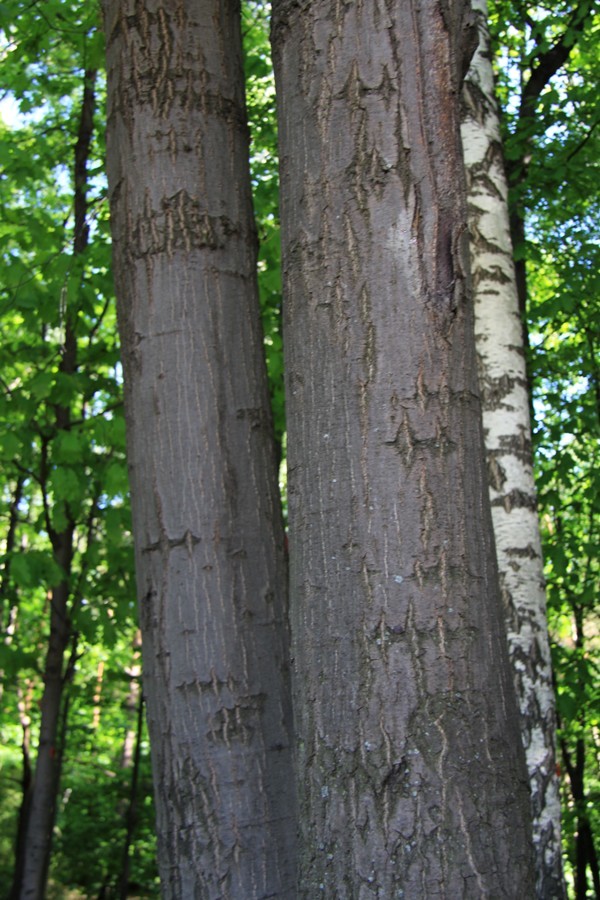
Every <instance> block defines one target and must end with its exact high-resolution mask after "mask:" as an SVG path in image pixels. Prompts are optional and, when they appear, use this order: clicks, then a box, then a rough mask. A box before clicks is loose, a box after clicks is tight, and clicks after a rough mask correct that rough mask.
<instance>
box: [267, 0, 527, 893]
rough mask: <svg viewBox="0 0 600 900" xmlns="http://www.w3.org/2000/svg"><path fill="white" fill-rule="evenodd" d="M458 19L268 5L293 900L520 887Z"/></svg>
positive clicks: (518, 809)
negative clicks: (295, 796) (295, 856)
mask: <svg viewBox="0 0 600 900" xmlns="http://www.w3.org/2000/svg"><path fill="white" fill-rule="evenodd" d="M466 9H467V6H466V4H463V3H458V2H450V3H449V4H445V5H444V6H443V7H442V6H441V5H440V4H438V3H436V2H434V0H423V2H420V3H416V2H411V0H408V2H407V0H387V2H383V0H362V2H356V3H330V2H325V0H315V2H312V3H298V2H292V0H276V2H274V3H273V15H274V19H273V46H274V56H275V68H276V78H277V84H278V92H279V110H280V142H281V143H280V150H281V175H282V208H281V214H282V229H283V252H284V273H285V296H286V305H285V313H284V317H285V318H284V326H285V335H284V337H285V347H286V368H287V403H288V448H289V449H288V454H289V455H288V473H289V474H288V478H289V504H290V559H291V620H292V635H293V658H294V696H295V704H296V705H295V714H296V728H297V733H298V751H297V752H298V768H299V779H298V781H299V823H300V881H299V884H300V891H299V892H300V895H301V896H302V897H306V898H315V897H319V896H324V897H336V898H367V897H380V898H390V897H404V898H407V900H416V898H427V900H430V898H433V897H447V898H455V897H456V898H458V897H461V898H466V897H468V898H482V897H494V898H510V900H515V898H517V897H519V898H529V897H531V896H532V895H533V866H532V853H531V826H530V821H529V797H528V789H527V775H526V770H525V764H524V758H523V749H522V746H521V741H520V737H519V729H518V710H517V706H516V701H515V695H514V687H513V684H512V680H511V673H510V667H509V662H508V655H507V648H506V637H505V633H504V626H503V620H502V609H501V603H500V597H499V590H498V580H497V579H498V575H497V570H496V565H495V555H494V550H493V539H492V526H491V519H490V512H489V501H488V498H487V484H486V477H485V461H484V449H483V437H482V428H481V411H480V402H479V395H478V388H477V371H476V358H475V347H474V338H473V310H472V304H471V299H470V292H469V276H468V271H469V260H468V246H467V231H466V211H465V200H464V191H465V187H464V172H463V160H462V155H461V150H460V135H459V124H460V123H459V104H458V97H459V90H460V82H461V71H464V67H465V65H466V63H467V62H468V57H467V59H465V49H464V47H465V44H466V42H467V41H466V35H467V34H468V32H469V29H468V28H467V27H466V25H467V23H466V22H465V15H466Z"/></svg>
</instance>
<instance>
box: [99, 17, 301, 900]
mask: <svg viewBox="0 0 600 900" xmlns="http://www.w3.org/2000/svg"><path fill="white" fill-rule="evenodd" d="M104 10H105V25H106V36H107V55H108V93H109V111H108V134H107V140H108V176H109V185H110V189H111V212H112V217H113V218H112V228H113V239H114V270H115V281H116V287H117V302H118V314H119V326H120V332H121V340H122V352H123V365H124V378H125V392H126V396H125V401H126V417H127V428H128V457H129V466H130V481H131V495H132V508H133V521H134V535H135V545H136V568H137V580H138V595H139V603H140V619H141V627H142V634H143V659H144V694H145V696H146V698H147V709H148V713H147V715H148V725H149V732H150V739H151V746H152V757H153V768H154V780H155V793H156V805H157V819H158V840H159V848H158V861H159V870H160V875H161V880H162V890H163V896H164V897H172V898H184V897H192V896H198V897H199V896H201V897H203V898H217V897H229V898H240V900H242V898H243V900H248V898H254V897H256V898H258V897H267V896H279V897H291V896H293V891H294V887H293V886H294V883H295V871H294V868H295V867H294V842H295V818H294V806H293V802H292V803H290V801H289V793H290V791H289V786H290V784H291V783H292V777H293V771H292V763H291V736H290V731H291V700H290V696H289V687H288V682H289V672H288V669H289V649H288V640H287V611H286V600H285V595H286V571H285V557H284V547H283V528H282V522H281V514H280V507H279V497H278V489H277V473H276V466H275V456H274V445H273V436H272V424H271V414H270V408H269V398H268V390H267V381H266V372H265V366H264V358H263V348H262V334H261V330H260V320H259V310H258V299H257V288H256V280H255V268H256V243H257V241H256V233H255V227H254V220H253V212H252V203H251V192H250V179H249V171H248V132H247V124H246V110H245V101H244V85H243V73H242V58H241V35H240V21H239V4H238V3H236V2H230V3H221V2H219V0H197V2H194V3H192V2H191V0H184V2H182V3H180V4H173V3H167V2H164V0H162V2H161V0H148V2H146V3H138V4H135V5H134V4H130V3H128V2H124V0H123V2H120V0H106V2H105V4H104Z"/></svg>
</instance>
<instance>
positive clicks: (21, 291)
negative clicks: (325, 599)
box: [0, 3, 135, 897]
mask: <svg viewBox="0 0 600 900" xmlns="http://www.w3.org/2000/svg"><path fill="white" fill-rule="evenodd" d="M3 12H4V13H13V14H12V15H9V14H7V20H6V21H5V22H3V31H2V35H3V41H4V46H3V61H2V66H3V75H4V77H5V79H6V83H9V84H10V85H11V98H12V102H13V104H14V105H15V107H16V106H17V105H18V117H17V121H16V123H15V124H13V125H12V126H11V127H7V126H5V125H4V124H2V126H1V127H2V136H1V142H0V145H1V151H0V152H1V153H2V164H3V179H2V181H1V182H0V203H1V205H2V222H1V225H0V254H1V258H2V283H1V287H0V304H1V307H0V309H1V314H2V346H1V348H0V378H1V380H2V381H1V383H2V396H1V398H0V419H1V425H0V460H1V465H2V473H3V476H4V478H3V488H2V494H1V497H0V516H1V521H2V531H3V534H2V537H3V546H2V549H3V558H2V564H3V565H2V573H1V578H0V601H1V605H2V611H1V616H2V630H3V641H2V644H1V645H0V669H1V670H2V707H3V708H2V717H1V720H0V729H1V732H2V745H3V750H2V782H1V785H0V788H1V792H2V808H3V815H5V814H6V812H8V811H9V810H10V812H11V813H12V812H13V811H14V810H15V808H19V809H20V815H19V821H18V825H17V823H16V819H15V818H13V820H12V821H10V823H9V822H6V821H4V822H3V840H5V839H8V838H9V837H10V839H12V838H13V835H14V834H15V830H16V847H17V852H16V866H15V865H14V863H13V865H12V866H10V863H8V862H5V859H6V858H5V857H4V854H3V859H2V878H1V881H2V884H3V886H5V887H6V889H8V888H7V886H8V885H10V883H11V880H12V881H13V888H12V895H13V896H15V897H21V896H28V897H42V896H43V897H45V896H51V895H52V890H53V887H52V873H51V883H50V885H49V887H48V888H46V881H47V874H48V868H49V865H50V862H51V860H50V850H51V846H52V838H53V836H55V837H56V845H55V854H54V862H55V863H57V862H58V861H60V859H61V857H62V853H63V851H64V848H65V844H64V843H63V842H62V841H61V833H62V831H61V829H65V828H68V826H69V818H70V812H71V810H72V809H73V805H75V807H76V808H77V803H78V800H79V798H80V796H81V793H80V788H81V785H82V783H83V782H84V781H85V780H87V781H88V782H93V783H94V786H95V792H96V794H97V793H98V792H99V785H103V787H104V788H106V793H107V794H108V793H109V792H110V796H111V799H112V802H113V805H112V808H111V807H104V806H103V804H102V802H101V801H99V800H98V798H97V797H96V803H97V810H98V815H97V816H96V822H95V831H94V835H95V838H96V839H97V840H102V836H103V835H106V832H107V830H108V831H109V833H110V832H111V831H112V835H111V837H110V839H109V841H112V840H114V841H115V842H116V843H117V844H119V841H120V835H119V832H120V828H121V814H120V813H119V812H118V804H119V802H120V800H119V798H118V793H117V792H116V791H115V790H113V789H112V787H111V788H110V789H109V785H112V786H114V787H116V786H117V784H120V779H117V778H116V777H115V775H114V772H113V773H112V774H111V766H112V765H113V764H114V759H111V758H110V752H107V748H106V745H105V744H103V737H102V742H101V743H100V742H95V744H93V743H92V741H91V740H88V739H89V737H90V735H91V734H96V732H97V730H98V729H97V728H96V727H95V725H94V720H95V717H96V714H95V713H94V712H93V711H92V704H91V700H92V697H93V693H94V691H93V689H92V685H93V684H96V683H97V672H98V665H99V664H100V663H101V662H102V663H103V661H105V660H108V659H109V658H110V665H109V666H107V667H106V673H105V682H106V684H107V685H108V684H110V688H108V687H107V688H106V691H105V693H106V695H107V696H109V697H110V702H111V703H112V704H113V709H114V708H115V707H116V710H115V715H114V719H113V724H114V727H115V730H114V732H113V734H114V733H118V732H119V730H120V727H119V725H118V724H116V723H117V722H119V721H122V717H121V716H120V715H119V703H120V702H121V701H122V699H123V697H124V696H125V691H124V690H123V689H122V688H121V687H120V685H119V683H118V678H119V667H120V666H123V667H124V666H125V665H126V662H125V661H124V660H125V659H128V657H129V651H128V649H127V647H128V644H130V638H128V634H130V633H131V629H132V628H133V627H134V612H135V607H134V599H135V597H134V593H133V588H132V583H131V582H132V578H131V568H132V567H131V546H130V545H131V541H130V531H129V511H128V505H127V476H126V467H125V448H124V423H123V417H122V413H121V389H120V378H119V371H120V364H119V354H118V348H117V343H116V333H115V331H116V329H115V316H114V310H113V306H112V284H111V278H110V273H109V267H110V244H109V240H108V209H107V204H106V203H105V202H104V185H103V180H102V178H101V173H102V166H103V163H102V160H103V145H102V137H101V134H102V121H103V109H102V103H103V84H102V78H98V77H97V74H96V73H97V71H98V68H99V66H100V65H101V64H102V59H103V44H102V40H101V39H100V38H99V35H98V33H97V31H96V11H95V10H94V9H92V8H89V9H88V8H83V9H75V10H70V11H69V12H68V13H65V10H64V8H63V6H62V4H53V3H48V4H45V5H44V9H43V10H42V9H40V8H39V7H36V6H33V7H28V8H27V9H23V8H22V7H21V6H17V5H15V8H14V9H12V10H8V11H7V9H6V7H3ZM40 60H43V62H40ZM115 669H116V672H115ZM88 691H89V693H88ZM88 698H89V701H90V702H89V704H88V705H86V702H87V700H88ZM97 706H98V708H100V706H102V707H104V703H103V702H102V703H101V704H100V705H98V704H97ZM103 733H104V729H103ZM19 744H20V747H21V760H20V765H21V777H20V779H19V778H18V777H17V774H18V769H17V762H18V758H17V757H16V754H15V753H14V751H13V750H12V748H16V747H18V746H19ZM98 758H99V759H100V760H101V762H98V761H97V760H98ZM64 771H66V772H67V773H69V774H68V778H66V779H65V780H66V781H67V784H68V787H67V788H64V790H63V791H60V783H61V773H62V772H64ZM74 772H77V775H76V777H73V774H74ZM91 772H93V773H94V775H93V778H91V777H90V773H91ZM63 785H64V782H63ZM119 789H120V788H119ZM100 793H102V791H101V790H100ZM70 799H72V800H73V803H72V804H71V805H69V800H70ZM115 800H117V802H116V803H115V802H114V801H115ZM57 813H58V827H57V828H56V829H55V828H54V824H55V819H56V815H57ZM13 815H14V814H13ZM101 819H103V821H102V824H101V822H100V820H101ZM5 824H6V829H4V825H5ZM79 825H80V826H82V819H80V820H79ZM82 831H83V827H80V829H79V832H78V833H79V834H80V835H81V833H82ZM5 836H6V837H5ZM76 847H77V848H78V849H79V850H81V848H82V843H81V842H80V841H73V842H72V844H71V847H70V852H74V851H75V848H76ZM3 849H4V847H3ZM109 856H110V854H108V853H107V857H108V859H107V860H104V861H103V862H99V861H98V860H96V861H95V865H96V866H98V867H100V866H101V865H105V866H106V867H107V868H110V865H111V863H110V859H109ZM63 859H64V857H63ZM10 868H12V870H13V871H10ZM53 868H56V865H54V866H53ZM84 868H85V867H84V866H82V869H84ZM89 868H90V867H89V857H88V871H89ZM15 869H16V871H15ZM63 872H64V868H63ZM102 877H104V876H102Z"/></svg>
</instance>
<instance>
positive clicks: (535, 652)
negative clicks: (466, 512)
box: [462, 0, 564, 900]
mask: <svg viewBox="0 0 600 900" xmlns="http://www.w3.org/2000/svg"><path fill="white" fill-rule="evenodd" d="M474 8H475V10H476V12H477V15H478V19H479V34H480V42H479V47H478V50H477V52H476V54H475V56H474V58H473V60H472V62H471V67H470V69H469V72H468V75H467V79H466V82H465V85H464V89H463V116H462V139H463V146H464V156H465V166H466V172H467V189H468V205H469V227H470V233H471V244H470V246H471V271H472V276H473V292H474V298H475V337H476V346H477V355H478V364H479V383H480V389H481V396H482V406H483V427H484V434H485V445H486V451H487V464H488V481H489V490H490V499H491V504H492V519H493V524H494V536H495V542H496V550H497V555H498V567H499V571H500V585H501V592H502V599H503V602H504V603H503V605H504V612H505V618H506V625H507V632H508V643H509V655H510V658H511V662H512V671H513V678H514V681H515V686H516V690H517V698H518V702H519V706H520V710H521V736H522V739H523V744H524V747H525V754H526V759H527V766H528V771H529V781H530V787H531V808H532V818H533V835H534V852H535V858H536V896H537V897H538V898H540V900H542V898H543V900H550V898H555V897H556V898H560V897H564V884H563V878H562V860H561V844H560V804H559V791H558V778H557V776H556V754H555V745H554V740H555V708H554V690H553V685H552V666H551V660H550V647H549V643H548V626H547V619H546V592H545V586H544V570H543V560H542V549H541V539H540V530H539V520H538V514H537V500H536V494H535V485H534V480H533V469H532V447H531V423H530V418H529V402H530V401H529V391H528V384H527V372H526V366H525V348H524V344H523V332H522V326H521V315H520V310H519V299H518V292H517V285H516V280H515V268H514V264H513V253H512V244H511V240H510V230H509V221H508V205H507V186H506V177H505V174H504V164H503V157H502V146H501V138H500V123H499V117H498V107H497V104H496V99H495V94H494V75H493V71H492V64H491V56H490V52H491V51H490V38H489V32H488V27H487V4H486V2H485V0H477V2H476V3H475V4H474Z"/></svg>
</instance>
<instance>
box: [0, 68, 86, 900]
mask: <svg viewBox="0 0 600 900" xmlns="http://www.w3.org/2000/svg"><path fill="white" fill-rule="evenodd" d="M95 83H96V71H95V70H86V71H85V73H84V88H83V98H82V104H81V114H80V117H79V123H78V132H77V141H76V143H75V153H74V156H75V158H74V172H73V176H74V186H75V190H74V197H73V199H74V235H73V253H72V258H73V260H74V261H76V260H78V258H80V257H81V256H82V254H83V253H84V252H85V250H86V248H87V245H88V238H89V227H88V224H87V202H88V201H87V189H88V172H87V165H88V160H89V152H90V145H91V140H92V135H93V129H94V111H95ZM64 329H65V333H64V341H63V346H62V348H61V357H60V364H59V371H60V372H61V373H62V374H63V375H65V376H73V375H75V374H76V372H77V310H75V309H67V310H66V311H65V322H64ZM54 413H55V423H54V432H53V434H52V438H55V437H56V436H57V435H59V434H60V433H61V432H65V431H69V429H70V428H71V418H72V417H71V409H70V407H69V406H66V405H64V406H63V405H62V404H58V405H56V406H55V409H54ZM50 440H51V438H47V437H45V438H42V451H41V462H40V473H39V481H40V485H41V486H42V492H43V498H44V500H43V502H44V510H45V514H46V528H47V531H48V536H49V538H50V541H51V544H52V552H53V556H54V560H55V562H56V563H57V565H58V567H59V568H60V570H61V571H62V572H63V573H64V580H63V581H61V583H60V584H59V585H58V586H56V587H53V588H52V590H51V591H50V592H49V598H50V634H49V637H48V650H47V653H46V660H45V663H44V675H43V679H44V691H43V695H42V699H41V702H40V712H41V721H40V733H39V742H38V752H37V759H36V764H35V771H34V773H33V778H32V780H31V784H30V789H29V793H28V796H25V797H24V798H23V809H22V811H21V814H20V818H19V829H21V828H22V829H23V832H22V834H21V832H20V834H19V838H20V839H22V843H21V846H22V850H23V852H22V856H20V855H19V853H17V859H16V866H15V877H14V881H13V886H12V891H11V896H12V897H18V898H19V900H43V898H44V897H45V895H46V881H47V878H48V868H49V865H50V852H51V849H52V832H53V829H54V820H55V817H56V795H57V792H58V787H59V783H60V773H61V765H62V743H63V740H62V736H61V726H62V727H64V728H65V729H66V719H62V718H61V716H62V715H63V714H65V715H66V712H65V710H64V709H63V701H64V697H63V693H64V686H65V683H66V680H67V675H66V674H65V672H64V660H65V653H66V650H67V647H68V645H69V641H70V640H71V637H72V634H73V632H72V628H71V621H70V600H71V585H70V577H71V567H72V562H73V552H74V539H75V524H76V523H75V521H74V519H73V517H72V515H71V512H70V510H69V508H68V506H67V505H66V504H65V510H64V518H65V519H66V522H65V524H64V527H62V528H61V530H60V531H57V530H56V529H55V527H54V525H53V521H52V516H51V512H50V508H49V501H48V496H47V486H48V479H49V475H50V463H49V458H48V445H49V443H50Z"/></svg>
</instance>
